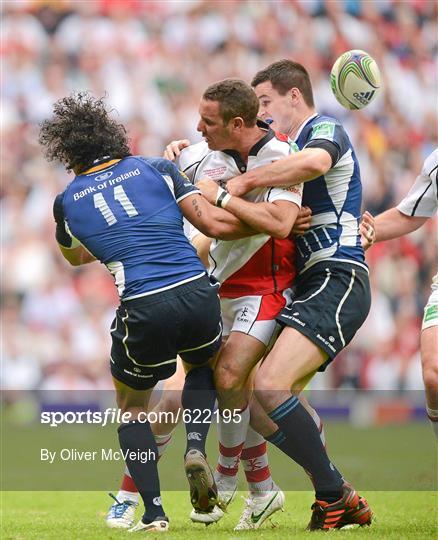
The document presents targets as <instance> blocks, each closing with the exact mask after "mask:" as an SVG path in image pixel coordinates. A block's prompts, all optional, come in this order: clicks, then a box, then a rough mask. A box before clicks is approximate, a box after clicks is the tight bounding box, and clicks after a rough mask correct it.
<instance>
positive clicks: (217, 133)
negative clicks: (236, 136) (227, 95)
mask: <svg viewBox="0 0 438 540" xmlns="http://www.w3.org/2000/svg"><path fill="white" fill-rule="evenodd" d="M199 116H200V118H199V122H198V126H197V130H198V131H200V132H201V133H202V136H203V137H204V139H205V140H206V142H207V144H208V147H209V148H210V150H225V149H227V148H230V129H229V128H228V126H224V121H223V120H222V118H221V115H220V112H219V102H218V101H210V100H204V99H202V100H201V103H200V104H199Z"/></svg>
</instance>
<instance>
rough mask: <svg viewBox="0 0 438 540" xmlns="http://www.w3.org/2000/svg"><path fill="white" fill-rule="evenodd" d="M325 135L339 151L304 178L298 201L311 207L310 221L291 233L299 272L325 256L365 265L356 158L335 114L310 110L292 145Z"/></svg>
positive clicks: (303, 145)
mask: <svg viewBox="0 0 438 540" xmlns="http://www.w3.org/2000/svg"><path fill="white" fill-rule="evenodd" d="M324 140H326V141H330V142H332V143H334V144H335V146H336V147H337V149H338V156H337V160H336V162H335V163H334V165H333V166H332V168H331V169H330V170H329V171H327V173H326V174H325V175H323V176H320V177H318V178H315V179H314V180H311V181H309V182H305V183H304V190H303V202H302V205H303V206H309V207H310V208H311V210H312V222H311V227H310V229H309V231H307V232H306V233H305V234H304V235H302V236H297V237H295V240H296V246H297V270H298V272H303V271H304V270H306V269H307V268H309V267H310V266H312V265H314V264H315V263H317V262H320V261H325V260H331V261H335V260H338V261H341V262H342V261H348V262H352V263H355V264H360V265H361V266H363V267H365V268H367V266H366V263H365V257H364V251H363V249H362V246H361V243H360V234H359V221H360V217H361V204H362V184H361V180H360V171H359V163H358V161H357V158H356V155H355V153H354V149H353V146H352V145H351V142H350V140H349V138H348V135H347V133H346V132H345V130H344V128H343V127H342V125H341V124H340V123H339V122H338V121H337V120H335V119H334V118H330V117H327V116H321V115H318V114H315V115H313V116H312V117H310V118H308V119H307V120H306V121H305V122H304V124H303V126H302V127H301V128H300V130H299V132H298V134H297V136H296V138H295V141H294V142H295V149H296V150H302V149H303V148H306V147H311V146H312V145H317V144H318V142H319V141H324Z"/></svg>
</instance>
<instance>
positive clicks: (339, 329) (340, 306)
mask: <svg viewBox="0 0 438 540" xmlns="http://www.w3.org/2000/svg"><path fill="white" fill-rule="evenodd" d="M355 279H356V270H354V269H352V270H351V279H350V285H349V286H348V289H347V290H346V292H345V294H344V296H343V297H342V299H341V301H340V302H339V305H338V307H337V309H336V315H335V320H336V326H337V327H338V332H339V337H340V338H341V341H342V345H343V346H344V347H345V339H344V334H343V333H342V328H341V324H340V322H339V314H340V312H341V308H342V306H343V305H344V303H345V300H347V296H348V295H349V294H350V292H351V289H352V288H353V284H354V280H355Z"/></svg>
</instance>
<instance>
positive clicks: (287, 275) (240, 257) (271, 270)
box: [179, 124, 302, 298]
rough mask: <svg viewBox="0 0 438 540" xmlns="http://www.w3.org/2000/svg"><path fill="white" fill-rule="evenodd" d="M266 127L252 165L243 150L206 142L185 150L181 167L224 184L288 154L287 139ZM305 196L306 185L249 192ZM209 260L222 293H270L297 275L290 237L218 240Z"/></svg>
mask: <svg viewBox="0 0 438 540" xmlns="http://www.w3.org/2000/svg"><path fill="white" fill-rule="evenodd" d="M262 125H263V127H264V126H265V125H264V124H262ZM264 129H266V135H265V136H264V137H263V138H262V139H261V140H260V141H259V142H257V143H256V144H255V145H254V146H253V147H252V149H251V151H250V153H249V157H248V163H247V164H246V163H245V162H244V161H243V160H242V158H241V156H240V154H239V153H238V152H236V151H234V150H224V151H213V150H210V149H209V148H208V145H207V143H206V142H204V141H203V142H200V143H198V144H194V145H192V146H189V147H188V148H186V149H184V150H183V151H182V152H181V155H180V158H179V167H180V169H181V170H182V171H184V173H185V174H186V175H187V176H188V177H189V178H190V179H191V181H192V182H193V183H195V184H196V182H197V181H198V180H200V179H201V178H205V177H207V178H210V179H211V180H214V181H215V182H217V183H218V184H219V185H220V186H221V187H225V186H226V184H227V181H228V180H229V179H230V178H234V177H235V176H238V175H239V174H242V173H244V172H246V171H247V170H250V169H253V168H256V167H260V166H261V165H266V164H268V163H272V162H273V161H276V160H278V159H281V158H283V157H285V156H287V155H289V153H290V151H291V150H290V145H289V143H288V142H287V139H286V138H283V139H280V138H277V137H276V135H275V133H274V132H273V131H272V130H271V129H269V128H267V127H266V128H265V127H264ZM301 197H302V186H301V185H300V186H293V187H288V188H257V189H255V190H253V191H251V192H249V193H247V194H246V195H245V196H244V198H245V199H246V200H248V201H251V202H262V201H268V202H273V201H277V200H285V201H290V202H293V203H295V204H296V205H297V206H301ZM209 261H210V269H209V270H210V274H212V275H213V276H214V277H215V278H216V279H217V280H219V282H220V283H221V296H223V297H228V298H235V297H239V296H247V295H266V294H270V293H272V292H275V291H282V290H284V289H286V288H288V287H290V286H291V284H292V282H293V279H294V277H295V244H294V241H293V240H292V239H291V238H287V239H285V240H279V239H275V238H271V237H270V236H268V235H267V234H257V235H254V236H251V237H248V238H242V239H240V240H213V241H212V244H211V248H210V255H209Z"/></svg>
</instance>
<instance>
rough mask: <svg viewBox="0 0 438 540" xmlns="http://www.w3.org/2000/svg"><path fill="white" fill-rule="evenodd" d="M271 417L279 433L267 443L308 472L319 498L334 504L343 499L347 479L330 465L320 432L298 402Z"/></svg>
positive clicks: (285, 405) (292, 399) (281, 407)
mask: <svg viewBox="0 0 438 540" xmlns="http://www.w3.org/2000/svg"><path fill="white" fill-rule="evenodd" d="M269 417H270V418H271V419H272V420H273V421H274V422H275V423H276V424H277V426H278V428H279V429H278V431H276V432H275V433H274V434H273V435H271V436H269V437H267V440H268V441H270V442H271V443H272V444H275V446H277V447H278V448H279V449H280V450H281V451H282V452H284V453H285V454H286V455H287V456H289V457H290V458H291V459H293V460H294V461H295V462H296V463H298V464H299V465H301V467H303V468H304V469H305V471H306V472H307V473H308V474H309V475H310V477H311V479H312V482H313V484H314V486H315V490H316V493H317V498H318V499H322V500H327V501H328V502H333V501H334V500H337V499H339V498H340V497H342V484H343V478H342V476H341V474H340V473H339V471H338V470H337V469H336V467H334V465H333V464H332V463H331V462H330V459H329V457H328V455H327V452H326V450H325V448H324V445H323V444H322V442H321V438H320V436H319V431H318V428H317V427H316V424H315V422H314V421H313V418H312V417H311V416H310V414H309V413H308V412H307V411H306V409H305V408H304V407H303V405H302V404H301V403H300V401H299V400H298V398H296V397H295V396H291V397H290V398H289V399H287V400H286V401H285V402H284V403H282V404H281V405H279V406H278V407H277V408H276V409H274V410H273V411H271V412H270V413H269Z"/></svg>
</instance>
